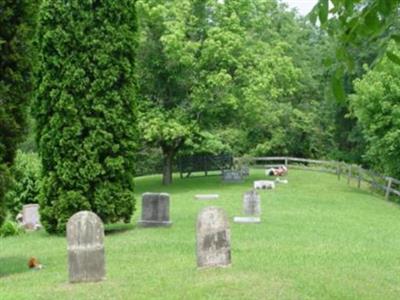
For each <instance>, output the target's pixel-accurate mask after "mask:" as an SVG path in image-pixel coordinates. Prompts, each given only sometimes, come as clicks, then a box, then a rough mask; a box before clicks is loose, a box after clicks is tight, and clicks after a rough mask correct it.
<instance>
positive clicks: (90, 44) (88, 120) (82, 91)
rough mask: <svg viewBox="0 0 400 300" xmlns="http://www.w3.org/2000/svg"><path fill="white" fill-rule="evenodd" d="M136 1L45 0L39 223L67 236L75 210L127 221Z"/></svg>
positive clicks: (38, 108) (38, 111) (38, 105)
mask: <svg viewBox="0 0 400 300" xmlns="http://www.w3.org/2000/svg"><path fill="white" fill-rule="evenodd" d="M135 18H136V16H135V1H134V0H120V1H114V0H103V1H91V0H79V1H78V0H73V1H66V2H65V1H53V0H44V1H42V5H41V9H40V13H39V20H38V34H37V37H38V41H37V44H38V52H39V61H38V74H37V77H38V80H39V85H38V88H37V95H36V100H35V105H34V106H33V107H34V108H33V109H34V115H35V116H36V125H37V135H38V151H39V154H40V156H41V159H42V163H43V179H42V188H41V192H40V196H39V198H40V206H41V221H42V224H43V226H44V227H45V228H46V230H47V231H48V232H50V233H56V232H57V233H62V232H65V223H66V221H67V220H68V218H69V217H70V216H71V215H73V214H74V213H76V212H77V211H80V210H83V209H86V210H91V211H93V212H95V213H96V214H97V215H98V216H99V217H100V218H101V219H102V220H103V222H104V223H111V222H117V221H120V220H122V221H125V222H129V221H130V219H131V216H132V213H133V211H134V208H135V199H134V196H133V187H134V183H133V178H134V169H135V164H134V160H135V152H136V148H137V146H136V145H137V129H136V101H135V88H134V62H135V61H134V60H135V59H134V58H135V46H136V33H135V32H136V20H135Z"/></svg>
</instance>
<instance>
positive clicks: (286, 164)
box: [285, 157, 288, 168]
mask: <svg viewBox="0 0 400 300" xmlns="http://www.w3.org/2000/svg"><path fill="white" fill-rule="evenodd" d="M285 167H286V168H287V167H288V158H287V157H285Z"/></svg>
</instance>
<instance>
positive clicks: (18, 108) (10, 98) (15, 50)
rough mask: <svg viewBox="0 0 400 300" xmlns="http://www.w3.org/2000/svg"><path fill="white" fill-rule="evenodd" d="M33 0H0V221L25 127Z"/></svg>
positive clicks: (0, 220) (28, 88) (2, 217)
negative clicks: (16, 153)
mask: <svg viewBox="0 0 400 300" xmlns="http://www.w3.org/2000/svg"><path fill="white" fill-rule="evenodd" d="M35 3H36V1H10V0H0V225H1V224H2V222H3V221H4V217H5V216H6V210H5V202H4V195H5V192H6V188H7V185H8V183H9V181H10V177H9V171H8V167H10V165H11V164H12V163H13V160H14V156H15V151H16V149H17V144H18V142H20V141H21V137H22V136H23V133H24V129H25V115H26V108H27V104H28V101H29V95H30V90H31V77H30V75H31V68H32V67H31V51H30V50H31V49H30V47H29V45H30V34H31V29H32V23H33V17H32V13H33V12H34V11H35Z"/></svg>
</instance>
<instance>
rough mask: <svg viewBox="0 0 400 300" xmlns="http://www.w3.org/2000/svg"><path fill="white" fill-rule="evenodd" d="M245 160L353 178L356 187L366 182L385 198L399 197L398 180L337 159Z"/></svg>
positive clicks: (262, 165)
mask: <svg viewBox="0 0 400 300" xmlns="http://www.w3.org/2000/svg"><path fill="white" fill-rule="evenodd" d="M246 160H248V162H249V163H250V164H251V165H252V167H254V168H271V167H276V166H281V165H285V166H286V167H288V168H290V169H300V170H307V171H317V172H324V173H331V174H336V176H337V178H338V180H340V179H341V178H342V177H343V178H344V179H346V180H347V183H348V184H350V183H351V180H353V181H354V180H355V181H356V183H357V187H358V188H361V185H362V183H367V184H369V185H370V186H371V188H372V189H373V190H379V191H382V192H383V193H384V194H385V198H386V199H389V197H390V196H391V195H396V196H399V197H400V180H398V179H395V178H392V177H388V176H384V175H381V174H378V173H376V172H373V171H371V170H366V169H364V168H362V167H361V166H358V165H353V164H346V163H344V162H338V161H328V160H316V159H305V158H296V157H285V156H278V157H252V158H247V159H246Z"/></svg>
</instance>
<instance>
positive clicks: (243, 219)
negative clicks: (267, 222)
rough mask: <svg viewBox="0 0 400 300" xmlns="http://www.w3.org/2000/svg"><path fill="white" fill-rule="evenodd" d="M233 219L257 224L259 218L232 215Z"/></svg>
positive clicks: (238, 221) (259, 221)
mask: <svg viewBox="0 0 400 300" xmlns="http://www.w3.org/2000/svg"><path fill="white" fill-rule="evenodd" d="M233 221H234V222H235V223H241V224H259V223H261V219H260V218H259V217H234V218H233Z"/></svg>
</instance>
